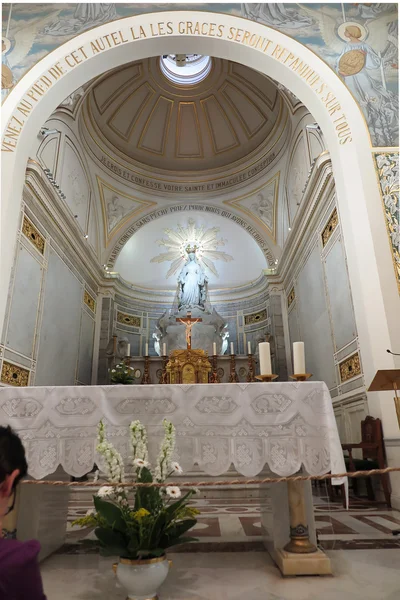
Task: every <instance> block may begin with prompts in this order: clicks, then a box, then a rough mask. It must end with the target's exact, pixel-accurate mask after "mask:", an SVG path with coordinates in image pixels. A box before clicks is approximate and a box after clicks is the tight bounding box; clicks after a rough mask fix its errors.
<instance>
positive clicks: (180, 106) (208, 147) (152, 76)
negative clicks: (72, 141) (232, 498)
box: [81, 57, 288, 174]
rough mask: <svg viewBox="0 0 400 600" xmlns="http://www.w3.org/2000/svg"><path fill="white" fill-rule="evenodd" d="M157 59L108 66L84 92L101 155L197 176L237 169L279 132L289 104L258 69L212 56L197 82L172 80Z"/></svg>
mask: <svg viewBox="0 0 400 600" xmlns="http://www.w3.org/2000/svg"><path fill="white" fill-rule="evenodd" d="M159 60H160V59H159V57H154V58H151V59H146V60H144V61H140V62H136V63H132V64H131V65H129V66H128V67H126V66H125V67H123V68H122V69H121V68H119V69H117V70H115V71H111V72H109V73H107V74H105V75H104V76H103V77H101V78H100V79H99V80H98V81H97V82H96V83H95V85H94V87H93V89H92V90H91V92H90V93H89V94H88V96H87V98H86V100H85V107H84V110H83V111H82V115H81V125H82V128H83V133H84V135H85V136H86V135H88V136H89V139H90V140H91V141H90V142H89V143H92V142H94V145H95V146H97V148H99V149H100V150H101V151H102V152H103V154H104V155H108V156H109V157H111V155H112V154H110V153H113V152H114V154H115V156H118V157H119V158H120V159H123V160H127V161H128V162H129V163H131V164H132V165H133V166H135V167H140V168H143V169H146V170H153V169H154V168H156V169H158V170H159V172H160V174H161V173H163V172H165V171H173V172H175V173H177V172H179V173H187V172H188V171H189V172H191V173H196V174H200V172H202V171H203V172H205V171H207V172H209V171H210V170H211V171H216V170H221V169H223V168H225V167H228V168H229V169H237V168H240V165H241V163H243V162H245V161H246V160H247V161H248V160H249V159H253V157H254V156H256V155H258V154H260V155H261V154H265V152H266V149H267V148H270V147H273V146H275V147H276V143H277V141H278V140H280V139H281V138H282V137H283V136H282V134H283V133H284V132H285V126H286V124H287V119H288V110H287V108H286V106H285V104H284V101H283V99H282V98H281V96H280V93H279V91H278V89H277V87H276V85H275V83H274V82H272V81H271V80H270V79H268V78H266V77H265V76H264V75H262V74H261V73H257V72H255V71H252V70H251V69H248V68H246V67H240V68H238V67H237V66H236V65H233V63H230V62H229V61H226V60H220V59H215V58H213V59H212V61H213V66H212V69H211V71H210V73H209V75H208V76H207V77H206V78H205V79H204V80H202V81H201V82H200V83H196V84H195V85H178V84H176V83H173V82H171V81H169V80H168V79H167V78H166V77H165V76H164V75H163V73H162V72H161V70H160V66H159ZM86 115H87V118H86Z"/></svg>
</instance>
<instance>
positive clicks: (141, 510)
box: [132, 508, 150, 521]
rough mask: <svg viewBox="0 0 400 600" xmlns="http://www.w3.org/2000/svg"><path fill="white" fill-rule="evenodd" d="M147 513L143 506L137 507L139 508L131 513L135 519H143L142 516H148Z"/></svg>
mask: <svg viewBox="0 0 400 600" xmlns="http://www.w3.org/2000/svg"><path fill="white" fill-rule="evenodd" d="M149 514H150V513H149V511H148V510H146V509H145V508H139V510H137V511H136V512H134V513H133V514H132V516H133V518H134V519H135V521H140V519H143V518H144V517H148V516H149Z"/></svg>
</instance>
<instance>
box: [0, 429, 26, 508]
mask: <svg viewBox="0 0 400 600" xmlns="http://www.w3.org/2000/svg"><path fill="white" fill-rule="evenodd" d="M27 471H28V465H27V463H26V458H25V449H24V447H23V445H22V442H21V440H20V438H19V437H18V435H17V434H16V433H14V431H13V430H12V429H11V427H1V426H0V518H2V517H3V516H4V515H6V514H8V512H10V509H9V508H8V504H9V500H10V496H12V495H13V494H14V492H15V488H16V486H17V484H18V482H19V481H20V479H22V477H25V475H26V473H27ZM12 508H13V505H12V507H11V510H12Z"/></svg>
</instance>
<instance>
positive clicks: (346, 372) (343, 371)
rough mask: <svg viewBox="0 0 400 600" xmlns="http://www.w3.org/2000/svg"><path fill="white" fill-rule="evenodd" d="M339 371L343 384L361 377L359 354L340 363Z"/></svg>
mask: <svg viewBox="0 0 400 600" xmlns="http://www.w3.org/2000/svg"><path fill="white" fill-rule="evenodd" d="M339 371H340V381H341V383H344V382H345V381H348V380H349V379H352V378H353V377H356V376H357V375H361V364H360V355H359V354H358V352H356V353H355V354H352V355H351V356H349V357H348V358H346V359H345V360H343V361H342V362H340V363H339Z"/></svg>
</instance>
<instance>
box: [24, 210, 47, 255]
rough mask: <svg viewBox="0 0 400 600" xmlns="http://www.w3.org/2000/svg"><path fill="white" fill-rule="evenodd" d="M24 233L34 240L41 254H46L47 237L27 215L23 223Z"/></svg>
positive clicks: (33, 242)
mask: <svg viewBox="0 0 400 600" xmlns="http://www.w3.org/2000/svg"><path fill="white" fill-rule="evenodd" d="M22 233H23V234H24V235H25V236H26V237H27V238H28V240H30V241H31V242H32V244H33V245H34V246H35V247H36V249H37V250H38V251H39V252H40V254H44V245H45V239H44V237H43V236H42V235H40V233H39V231H38V230H37V229H36V227H35V226H34V224H33V223H31V221H30V220H29V219H28V217H26V216H25V215H24V220H23V223H22Z"/></svg>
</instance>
